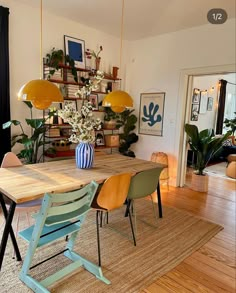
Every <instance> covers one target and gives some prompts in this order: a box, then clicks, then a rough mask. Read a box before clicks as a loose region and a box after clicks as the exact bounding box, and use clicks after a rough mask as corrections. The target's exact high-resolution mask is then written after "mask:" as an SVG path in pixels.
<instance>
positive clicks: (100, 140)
mask: <svg viewBox="0 0 236 293" xmlns="http://www.w3.org/2000/svg"><path fill="white" fill-rule="evenodd" d="M95 145H96V146H103V145H105V138H104V132H103V130H95Z"/></svg>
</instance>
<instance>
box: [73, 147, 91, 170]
mask: <svg viewBox="0 0 236 293" xmlns="http://www.w3.org/2000/svg"><path fill="white" fill-rule="evenodd" d="M93 157H94V147H93V145H92V144H90V143H84V142H81V143H80V144H78V145H77V146H76V149H75V160H76V166H77V168H80V169H89V168H92V166H93Z"/></svg>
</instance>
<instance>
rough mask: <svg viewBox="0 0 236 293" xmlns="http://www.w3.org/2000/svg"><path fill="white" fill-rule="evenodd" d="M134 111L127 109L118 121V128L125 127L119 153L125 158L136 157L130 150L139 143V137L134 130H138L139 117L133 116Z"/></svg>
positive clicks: (121, 135) (121, 136)
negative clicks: (134, 144)
mask: <svg viewBox="0 0 236 293" xmlns="http://www.w3.org/2000/svg"><path fill="white" fill-rule="evenodd" d="M133 112H134V110H129V109H126V110H125V111H123V112H122V113H120V119H119V120H118V121H117V128H120V127H122V126H123V133H121V134H120V147H119V152H120V153H121V154H123V155H124V156H128V157H134V158H135V154H134V152H133V151H132V150H130V146H131V144H133V143H135V142H137V141H138V136H137V134H136V133H134V132H133V130H134V129H135V128H136V126H135V124H136V122H137V120H138V119H137V117H136V116H135V115H134V114H132V113H133Z"/></svg>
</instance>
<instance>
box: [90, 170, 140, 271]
mask: <svg viewBox="0 0 236 293" xmlns="http://www.w3.org/2000/svg"><path fill="white" fill-rule="evenodd" d="M130 180H131V174H130V173H124V174H119V175H113V176H111V177H110V178H108V179H107V180H106V181H105V182H104V183H103V185H102V186H101V188H100V191H99V192H98V194H97V196H96V197H95V198H94V200H93V202H92V204H91V207H92V208H93V209H95V210H96V225H97V245H98V264H99V266H101V251H100V236H99V220H100V226H102V216H103V212H106V213H107V217H108V212H110V211H112V210H115V209H117V208H120V207H122V206H123V204H124V203H125V201H126V198H127V194H128V190H129V185H130ZM127 214H128V215H129V220H130V226H131V230H132V236H133V241H134V245H136V239H135V235H134V229H133V223H132V218H131V213H130V209H129V206H128V209H127Z"/></svg>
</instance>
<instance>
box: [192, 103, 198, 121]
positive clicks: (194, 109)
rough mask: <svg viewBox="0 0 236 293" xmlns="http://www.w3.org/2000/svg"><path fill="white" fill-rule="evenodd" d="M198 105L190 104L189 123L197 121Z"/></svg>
mask: <svg viewBox="0 0 236 293" xmlns="http://www.w3.org/2000/svg"><path fill="white" fill-rule="evenodd" d="M198 112H199V104H198V105H197V104H192V110H191V121H198Z"/></svg>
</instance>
